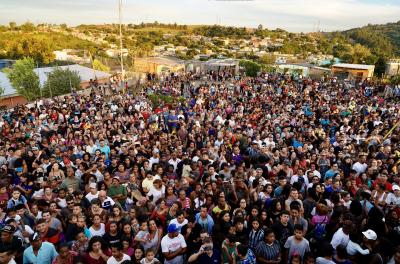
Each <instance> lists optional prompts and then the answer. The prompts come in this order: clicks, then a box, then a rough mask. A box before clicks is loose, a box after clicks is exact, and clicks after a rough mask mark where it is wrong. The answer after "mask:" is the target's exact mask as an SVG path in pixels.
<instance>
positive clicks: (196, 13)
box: [0, 0, 400, 32]
mask: <svg viewBox="0 0 400 264" xmlns="http://www.w3.org/2000/svg"><path fill="white" fill-rule="evenodd" d="M117 3H118V0H0V24H8V23H9V22H10V21H15V22H17V23H18V24H20V23H24V22H27V21H30V22H32V23H35V24H37V23H56V24H61V23H66V24H68V25H70V26H75V25H79V24H105V23H117V22H118V5H117ZM122 3H123V7H122V21H123V23H134V24H138V23H141V22H154V21H158V22H162V23H175V22H176V23H178V24H191V25H192V24H196V25H198V24H219V25H228V26H245V27H257V26H258V25H259V24H262V25H263V26H264V28H269V29H275V28H282V29H285V30H288V31H291V32H313V31H316V29H317V26H318V25H319V29H320V30H322V31H334V30H345V29H350V28H354V27H359V26H363V25H367V24H369V23H370V24H382V23H388V22H397V21H399V20H400V0H122Z"/></svg>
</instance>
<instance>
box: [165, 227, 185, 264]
mask: <svg viewBox="0 0 400 264" xmlns="http://www.w3.org/2000/svg"><path fill="white" fill-rule="evenodd" d="M167 231H168V234H167V235H166V236H164V237H163V238H162V240H161V250H162V253H163V255H164V258H165V261H164V263H165V264H183V263H184V256H183V255H184V254H185V253H186V247H187V246H186V241H185V238H184V237H183V235H181V234H179V232H178V228H177V226H176V225H175V224H170V225H169V226H168V230H167Z"/></svg>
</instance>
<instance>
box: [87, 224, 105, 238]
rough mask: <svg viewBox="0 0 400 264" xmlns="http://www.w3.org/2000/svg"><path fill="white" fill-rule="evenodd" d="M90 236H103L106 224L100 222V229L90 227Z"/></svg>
mask: <svg viewBox="0 0 400 264" xmlns="http://www.w3.org/2000/svg"><path fill="white" fill-rule="evenodd" d="M89 232H90V237H94V236H103V235H104V234H105V233H106V226H105V225H104V224H103V223H100V229H99V230H95V229H94V228H93V226H91V227H90V228H89Z"/></svg>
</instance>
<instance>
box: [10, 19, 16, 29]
mask: <svg viewBox="0 0 400 264" xmlns="http://www.w3.org/2000/svg"><path fill="white" fill-rule="evenodd" d="M8 25H9V26H10V29H11V30H15V29H16V28H17V23H15V22H13V21H12V22H10V23H8Z"/></svg>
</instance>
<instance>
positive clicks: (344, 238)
mask: <svg viewBox="0 0 400 264" xmlns="http://www.w3.org/2000/svg"><path fill="white" fill-rule="evenodd" d="M352 226H353V222H352V221H351V220H349V219H347V220H345V222H344V224H343V227H341V228H339V229H338V230H337V231H336V232H335V234H334V235H333V237H332V240H331V245H332V247H333V248H334V249H336V247H337V246H339V245H342V246H344V247H346V246H347V244H348V243H349V240H350V237H349V233H350V231H351V230H352Z"/></svg>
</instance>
